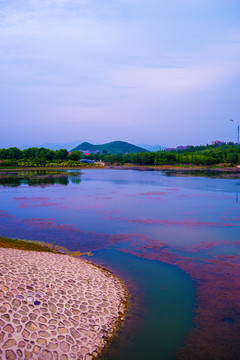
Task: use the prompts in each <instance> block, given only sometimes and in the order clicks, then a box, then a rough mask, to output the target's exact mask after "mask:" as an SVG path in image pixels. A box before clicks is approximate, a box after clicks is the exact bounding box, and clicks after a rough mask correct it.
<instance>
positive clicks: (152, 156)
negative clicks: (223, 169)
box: [0, 143, 240, 167]
mask: <svg viewBox="0 0 240 360" xmlns="http://www.w3.org/2000/svg"><path fill="white" fill-rule="evenodd" d="M82 157H83V155H82V154H81V153H80V152H79V151H73V152H72V153H68V151H67V150H66V149H60V150H55V151H54V150H50V149H46V148H43V147H41V148H36V147H32V148H28V149H25V150H20V149H18V148H16V147H11V148H8V149H0V165H1V166H3V167H4V166H21V167H24V166H79V160H80V159H81V158H82ZM84 158H88V159H91V160H96V161H103V162H106V163H109V164H120V165H123V164H126V163H129V164H133V165H205V166H211V165H216V164H223V166H224V165H226V164H232V165H236V164H239V163H240V145H239V144H234V143H230V144H225V145H221V146H217V145H206V146H204V145H201V146H195V147H193V146H192V147H190V148H188V149H186V150H177V151H157V152H142V153H133V154H93V155H88V156H85V155H84Z"/></svg>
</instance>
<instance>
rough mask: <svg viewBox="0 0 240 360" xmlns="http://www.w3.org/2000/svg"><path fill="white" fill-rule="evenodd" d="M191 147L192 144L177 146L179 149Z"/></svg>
mask: <svg viewBox="0 0 240 360" xmlns="http://www.w3.org/2000/svg"><path fill="white" fill-rule="evenodd" d="M190 147H192V145H179V146H177V150H187V149H189V148H190Z"/></svg>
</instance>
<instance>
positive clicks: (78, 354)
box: [0, 248, 128, 360]
mask: <svg viewBox="0 0 240 360" xmlns="http://www.w3.org/2000/svg"><path fill="white" fill-rule="evenodd" d="M0 262H1V276H0V312H1V319H2V320H0V327H1V328H2V333H1V336H0V343H1V349H2V350H0V354H1V351H2V353H4V354H5V357H6V358H9V359H10V358H11V359H17V358H21V356H25V357H24V358H26V359H38V357H39V356H40V355H41V356H45V357H44V358H46V359H53V358H54V359H55V358H57V355H59V358H60V359H61V360H65V359H69V358H73V359H74V358H78V359H83V360H91V359H94V358H98V356H99V354H100V353H101V352H102V350H103V348H105V347H106V345H107V344H108V343H109V342H110V341H111V339H112V337H113V334H114V332H115V331H116V329H117V328H118V326H119V324H120V322H121V321H123V319H124V317H125V312H126V309H127V303H128V292H127V289H126V287H125V285H124V284H123V282H122V281H121V280H120V279H118V278H117V277H116V276H115V275H114V274H112V272H111V271H109V270H107V269H105V268H103V267H101V266H99V265H96V264H94V263H92V262H90V261H88V260H85V259H79V258H74V257H71V256H68V255H62V254H53V253H50V252H35V251H29V250H17V249H13V248H1V251H0ZM20 318H21V321H20V320H19V319H20ZM20 355H21V356H20ZM11 356H12V357H11Z"/></svg>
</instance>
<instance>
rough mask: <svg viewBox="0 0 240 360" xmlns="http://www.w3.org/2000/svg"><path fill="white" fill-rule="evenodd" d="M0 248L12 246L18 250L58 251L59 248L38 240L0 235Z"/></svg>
mask: <svg viewBox="0 0 240 360" xmlns="http://www.w3.org/2000/svg"><path fill="white" fill-rule="evenodd" d="M0 248H11V249H18V250H31V251H44V252H52V253H58V252H59V250H58V249H57V248H54V246H53V245H51V244H44V243H40V242H37V241H26V240H19V239H10V238H7V237H2V236H0Z"/></svg>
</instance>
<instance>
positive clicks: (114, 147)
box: [71, 141, 148, 154]
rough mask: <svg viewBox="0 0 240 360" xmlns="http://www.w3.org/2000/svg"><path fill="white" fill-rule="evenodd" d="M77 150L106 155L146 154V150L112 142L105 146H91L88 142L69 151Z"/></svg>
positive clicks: (124, 143)
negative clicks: (98, 152)
mask: <svg viewBox="0 0 240 360" xmlns="http://www.w3.org/2000/svg"><path fill="white" fill-rule="evenodd" d="M77 150H85V151H86V150H90V151H95V150H100V151H101V152H107V153H108V154H125V153H139V152H148V150H146V149H144V148H142V147H139V146H135V145H133V144H130V143H128V142H125V141H113V142H110V143H107V144H102V145H93V144H90V143H88V142H83V143H82V144H80V145H78V146H76V147H75V148H74V149H72V150H71V151H77Z"/></svg>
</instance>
